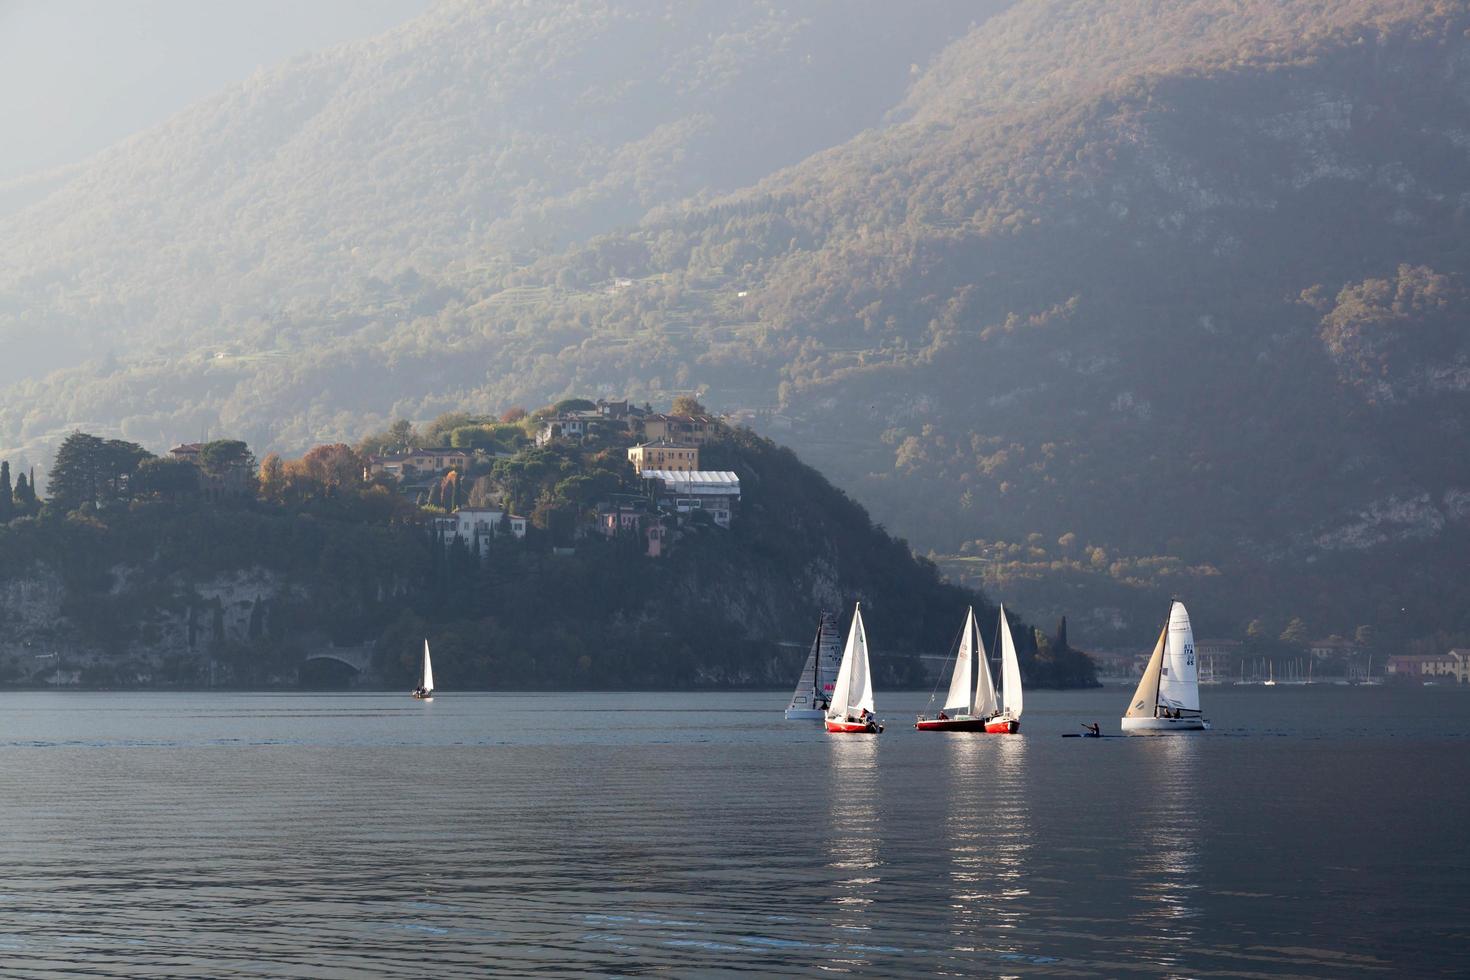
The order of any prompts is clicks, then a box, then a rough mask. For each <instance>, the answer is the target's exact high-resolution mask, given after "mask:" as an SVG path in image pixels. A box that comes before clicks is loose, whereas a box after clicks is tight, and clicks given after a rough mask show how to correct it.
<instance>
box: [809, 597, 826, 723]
mask: <svg viewBox="0 0 1470 980" xmlns="http://www.w3.org/2000/svg"><path fill="white" fill-rule="evenodd" d="M825 625H827V613H826V612H825V611H824V612H823V613H822V614H821V615H820V616H818V617H817V638H816V639H815V640H813V641H812V707H813V708H815V707H816V706H817V698H819V697H821V696H822V627H823V626H825Z"/></svg>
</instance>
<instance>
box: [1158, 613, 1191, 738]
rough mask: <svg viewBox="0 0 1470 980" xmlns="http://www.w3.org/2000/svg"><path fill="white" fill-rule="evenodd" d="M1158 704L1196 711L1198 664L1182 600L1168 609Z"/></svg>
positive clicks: (1187, 616) (1187, 615) (1187, 614)
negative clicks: (1167, 633) (1167, 626)
mask: <svg viewBox="0 0 1470 980" xmlns="http://www.w3.org/2000/svg"><path fill="white" fill-rule="evenodd" d="M1159 704H1161V705H1163V706H1165V707H1168V708H1175V709H1178V710H1180V711H1198V710H1199V665H1198V664H1197V663H1196V662H1195V656H1194V630H1193V629H1192V628H1191V627H1190V625H1189V613H1188V612H1186V611H1185V609H1184V603H1182V602H1178V601H1176V602H1175V603H1174V606H1173V608H1171V609H1170V610H1169V639H1168V643H1167V644H1166V645H1165V649H1164V663H1163V668H1162V669H1161V670H1160V671H1159Z"/></svg>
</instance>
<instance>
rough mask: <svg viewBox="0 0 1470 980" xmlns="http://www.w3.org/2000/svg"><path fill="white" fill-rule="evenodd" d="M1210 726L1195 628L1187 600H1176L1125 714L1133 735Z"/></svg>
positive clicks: (1197, 729)
mask: <svg viewBox="0 0 1470 980" xmlns="http://www.w3.org/2000/svg"><path fill="white" fill-rule="evenodd" d="M1209 727H1210V723H1209V722H1207V721H1205V719H1204V717H1203V716H1202V715H1201V714H1200V707H1199V668H1198V665H1197V664H1196V663H1195V656H1194V630H1193V628H1192V627H1191V626H1190V625H1189V612H1188V611H1187V610H1185V608H1184V603H1182V602H1180V601H1178V600H1177V599H1176V600H1174V604H1173V605H1172V606H1171V607H1170V609H1169V621H1168V623H1166V624H1165V625H1164V629H1163V632H1161V633H1160V634H1159V641H1158V643H1156V644H1155V645H1154V652H1153V655H1152V656H1150V657H1149V658H1148V666H1147V667H1145V668H1144V670H1143V679H1142V680H1140V681H1139V682H1138V690H1136V691H1134V692H1133V700H1132V701H1131V702H1129V704H1128V710H1127V712H1126V713H1124V715H1123V731H1124V732H1125V733H1129V734H1135V733H1136V734H1159V733H1164V732H1198V731H1204V730H1205V729H1207V728H1209Z"/></svg>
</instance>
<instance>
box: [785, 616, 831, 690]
mask: <svg viewBox="0 0 1470 980" xmlns="http://www.w3.org/2000/svg"><path fill="white" fill-rule="evenodd" d="M841 659H842V643H841V634H839V633H838V632H837V619H836V617H835V616H833V615H832V614H831V613H828V612H824V613H822V618H821V621H820V622H819V623H818V624H817V635H816V636H814V637H813V638H812V649H811V652H810V653H808V654H807V657H806V663H805V664H803V665H802V668H801V676H800V677H798V678H797V680H796V691H795V692H794V693H793V694H792V695H791V704H790V705H788V706H787V708H786V710H787V711H796V710H802V709H812V708H820V707H822V706H823V705H825V704H826V703H827V702H828V701H830V700H831V699H832V685H833V679H834V678H835V677H836V676H837V669H838V666H839V665H840V662H841Z"/></svg>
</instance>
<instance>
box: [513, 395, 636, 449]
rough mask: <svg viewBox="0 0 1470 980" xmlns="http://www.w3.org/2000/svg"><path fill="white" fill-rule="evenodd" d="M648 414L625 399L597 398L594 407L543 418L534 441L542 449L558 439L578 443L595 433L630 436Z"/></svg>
mask: <svg viewBox="0 0 1470 980" xmlns="http://www.w3.org/2000/svg"><path fill="white" fill-rule="evenodd" d="M647 415H648V409H647V408H639V407H638V406H637V405H633V404H630V403H629V402H628V401H627V399H623V400H622V401H615V402H614V401H607V400H606V399H602V398H599V399H598V400H597V404H596V407H594V408H590V409H582V410H579V411H572V412H558V413H557V414H555V415H553V416H551V417H550V418H547V419H544V420H543V421H542V423H541V427H540V428H539V429H537V430H536V438H535V440H534V441H535V443H536V445H537V446H545V445H547V444H548V443H551V442H554V441H555V440H557V439H571V440H573V441H574V442H581V441H582V440H583V439H586V438H587V437H589V436H591V435H593V434H595V433H618V434H621V435H631V434H633V433H635V432H637V431H638V430H639V429H640V427H641V425H642V422H643V419H644V418H645V417H646V416H647Z"/></svg>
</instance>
